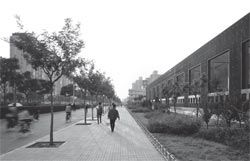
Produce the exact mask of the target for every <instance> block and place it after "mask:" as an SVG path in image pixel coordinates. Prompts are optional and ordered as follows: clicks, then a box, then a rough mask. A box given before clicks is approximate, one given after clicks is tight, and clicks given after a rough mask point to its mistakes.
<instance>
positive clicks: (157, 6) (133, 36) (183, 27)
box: [0, 0, 250, 99]
mask: <svg viewBox="0 0 250 161" xmlns="http://www.w3.org/2000/svg"><path fill="white" fill-rule="evenodd" d="M249 12H250V1H249V0H237V1H236V0H188V1H187V0H174V1H173V0H22V1H20V0H8V1H3V0H2V1H1V6H0V22H1V25H0V38H8V37H9V36H10V35H11V34H12V33H13V32H18V31H19V29H18V28H17V25H16V21H15V18H14V16H15V15H19V16H20V17H21V19H22V21H23V24H24V27H25V28H26V29H28V30H29V31H35V32H36V33H41V32H42V31H44V30H47V31H50V32H52V31H58V30H60V29H61V27H62V26H63V24H64V19H65V18H72V19H73V21H74V22H80V23H81V33H82V35H81V38H82V39H83V40H84V43H85V47H84V48H83V49H82V52H81V53H80V54H79V56H80V57H83V58H88V59H91V60H93V61H94V62H95V65H96V68H97V69H99V70H100V71H102V72H104V73H105V74H106V76H107V77H111V79H112V83H113V84H114V87H115V91H116V94H117V95H118V96H119V97H120V98H121V99H124V98H126V97H127V96H128V89H130V88H131V87H132V83H133V82H134V81H136V80H137V79H138V78H139V77H140V76H142V77H143V78H144V79H145V78H147V77H149V76H150V74H151V73H152V72H153V71H154V70H157V71H158V73H160V74H163V73H165V72H166V71H167V70H168V69H170V68H172V67H173V66H174V65H176V64H177V63H178V62H180V61H181V60H183V59H184V58H186V57H187V56H188V55H190V54H192V53H193V52H194V51H195V50H197V49H198V48H200V47H201V46H202V45H204V44H205V43H207V42H208V41H210V40H211V39H212V38H214V37H215V36H217V35H218V34H220V33H221V32H222V31H224V30H225V29H226V28H228V27H229V26H231V25H232V24H233V23H235V22H236V21H238V20H239V19H240V18H242V17H243V16H245V15H246V14H247V13H249ZM9 50H10V49H9V44H8V43H6V42H4V41H1V40H0V56H2V57H6V58H8V57H9V54H10V53H9Z"/></svg>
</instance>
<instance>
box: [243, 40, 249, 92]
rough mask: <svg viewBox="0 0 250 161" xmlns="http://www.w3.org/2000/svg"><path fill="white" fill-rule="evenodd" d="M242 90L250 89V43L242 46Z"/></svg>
mask: <svg viewBox="0 0 250 161" xmlns="http://www.w3.org/2000/svg"><path fill="white" fill-rule="evenodd" d="M242 88H243V89H246V88H250V41H247V42H245V43H243V45H242Z"/></svg>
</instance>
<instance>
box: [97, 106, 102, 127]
mask: <svg viewBox="0 0 250 161" xmlns="http://www.w3.org/2000/svg"><path fill="white" fill-rule="evenodd" d="M102 114H103V107H102V103H101V102H99V104H98V107H97V123H98V124H99V123H102Z"/></svg>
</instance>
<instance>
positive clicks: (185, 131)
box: [148, 114, 201, 135]
mask: <svg viewBox="0 0 250 161" xmlns="http://www.w3.org/2000/svg"><path fill="white" fill-rule="evenodd" d="M200 127H201V121H200V120H199V121H196V120H195V118H193V117H190V116H185V115H175V114H170V115H168V114H164V115H154V116H152V117H151V118H150V120H149V123H148V129H149V131H150V132H152V133H170V134H177V135H192V134H194V133H196V132H198V131H199V129H200Z"/></svg>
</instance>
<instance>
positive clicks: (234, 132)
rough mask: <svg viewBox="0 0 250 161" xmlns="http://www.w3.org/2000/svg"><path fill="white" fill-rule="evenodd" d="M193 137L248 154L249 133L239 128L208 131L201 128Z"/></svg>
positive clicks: (249, 144)
mask: <svg viewBox="0 0 250 161" xmlns="http://www.w3.org/2000/svg"><path fill="white" fill-rule="evenodd" d="M194 136H195V137H199V138H203V139H206V140H210V141H214V142H218V143H222V144H224V145H228V146H231V147H234V148H237V149H240V150H243V151H248V152H250V151H249V150H250V149H249V147H250V134H249V131H246V130H244V129H241V128H236V127H233V128H230V129H229V128H222V127H214V128H210V129H205V128H202V129H201V130H200V131H199V132H198V133H196V134H195V135H194Z"/></svg>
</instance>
